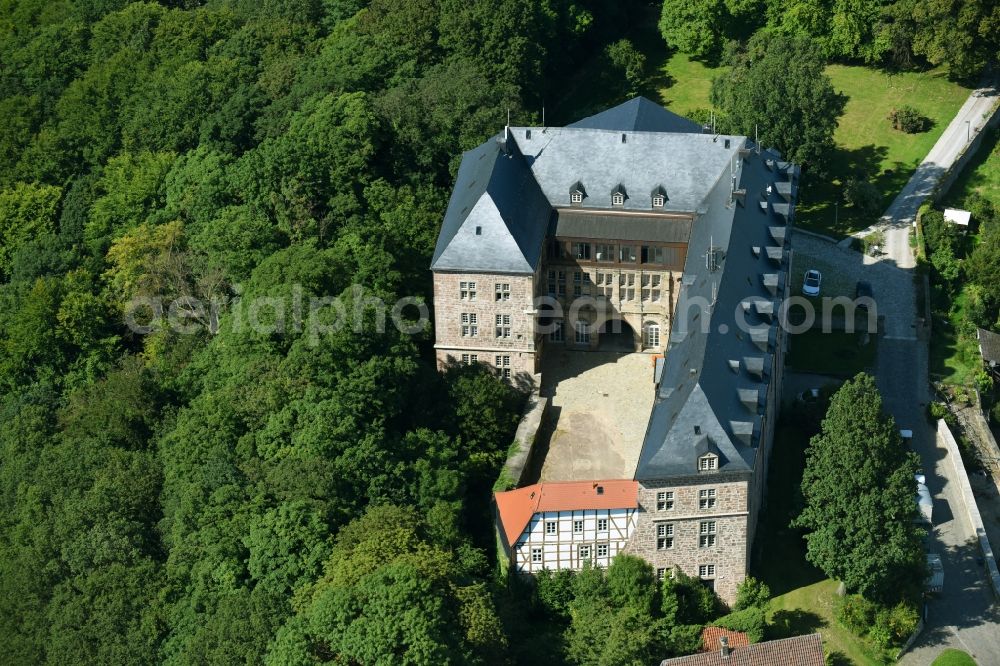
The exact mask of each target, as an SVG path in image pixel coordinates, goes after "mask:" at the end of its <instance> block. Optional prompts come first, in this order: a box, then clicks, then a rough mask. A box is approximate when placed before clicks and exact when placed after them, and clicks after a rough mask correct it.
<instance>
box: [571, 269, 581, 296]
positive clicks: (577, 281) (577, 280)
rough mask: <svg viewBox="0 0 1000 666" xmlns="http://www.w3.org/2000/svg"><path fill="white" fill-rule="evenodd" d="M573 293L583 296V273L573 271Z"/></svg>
mask: <svg viewBox="0 0 1000 666" xmlns="http://www.w3.org/2000/svg"><path fill="white" fill-rule="evenodd" d="M573 295H574V296H583V273H582V272H581V271H573Z"/></svg>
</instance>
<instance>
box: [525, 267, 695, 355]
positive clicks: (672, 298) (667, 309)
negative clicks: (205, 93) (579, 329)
mask: <svg viewBox="0 0 1000 666" xmlns="http://www.w3.org/2000/svg"><path fill="white" fill-rule="evenodd" d="M577 276H579V278H580V280H579V282H577V281H576V278H577ZM680 278H681V273H680V272H679V271H670V270H666V269H662V270H661V269H649V268H638V267H635V268H631V267H621V266H615V265H613V264H612V265H600V264H596V265H595V264H586V265H580V264H577V263H571V262H548V263H546V265H545V266H544V268H543V270H542V271H541V278H540V280H539V281H540V283H541V287H542V289H541V291H540V293H542V294H544V295H547V296H554V297H556V298H557V299H558V301H559V303H560V306H561V308H562V311H563V313H564V316H566V317H568V315H569V314H570V312H571V311H572V308H573V303H574V301H576V300H577V299H580V298H582V299H585V300H584V301H581V302H591V303H594V307H593V308H591V307H588V308H584V309H582V310H581V311H580V314H581V315H582V318H583V319H585V320H586V321H587V322H588V323H589V324H590V331H591V334H590V342H589V343H583V344H581V343H577V342H576V341H575V331H574V330H573V328H572V326H571V324H566V329H565V332H564V338H565V344H566V345H567V346H568V347H571V348H576V349H597V348H598V347H599V346H600V338H601V334H600V332H599V331H600V329H601V327H602V326H603V325H604V324H605V323H607V322H610V321H613V320H615V319H620V320H622V321H624V322H625V323H626V324H628V325H629V327H631V328H632V330H633V331H634V333H635V336H636V339H635V351H643V350H645V351H654V352H659V351H663V350H664V349H666V347H667V341H668V338H669V336H670V324H671V316H672V313H673V311H674V307H675V305H676V303H677V296H678V293H679V292H680V288H679V282H680ZM577 292H579V293H577ZM591 299H593V300H591ZM594 310H596V316H594ZM646 324H655V325H657V326H659V329H660V331H659V344H656V345H650V344H648V340H646V339H645V336H644V327H645V325H646Z"/></svg>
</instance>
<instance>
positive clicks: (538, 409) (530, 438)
mask: <svg viewBox="0 0 1000 666" xmlns="http://www.w3.org/2000/svg"><path fill="white" fill-rule="evenodd" d="M540 385H541V381H540V380H538V381H536V382H535V388H534V390H532V392H531V394H530V395H529V396H528V401H527V403H525V406H524V412H523V413H522V415H521V421H520V423H518V424H517V432H516V433H515V434H514V446H513V447H511V453H510V455H509V456H507V462H505V463H504V467H503V470H502V471H501V472H500V480H499V481H498V482H497V487H496V488H494V490H510V489H511V488H519V487H520V486H521V485H523V483H524V476H525V473H526V472H527V471H528V470H529V469H530V467H531V458H532V455H533V454H534V451H535V440H536V439H537V437H538V428H539V427H540V426H541V425H542V417H544V416H545V410H546V409H547V408H548V406H549V399H548V398H543V397H542V396H540V395H539V393H538V387H539V386H540Z"/></svg>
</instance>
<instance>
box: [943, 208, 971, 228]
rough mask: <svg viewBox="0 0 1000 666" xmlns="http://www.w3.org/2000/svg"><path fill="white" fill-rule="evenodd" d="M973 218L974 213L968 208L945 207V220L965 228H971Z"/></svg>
mask: <svg viewBox="0 0 1000 666" xmlns="http://www.w3.org/2000/svg"><path fill="white" fill-rule="evenodd" d="M971 220H972V213H970V212H969V211H967V210H961V209H959V208H945V209H944V221H945V222H951V223H952V224H957V225H958V226H960V227H962V228H963V229H968V228H969V222H970V221H971Z"/></svg>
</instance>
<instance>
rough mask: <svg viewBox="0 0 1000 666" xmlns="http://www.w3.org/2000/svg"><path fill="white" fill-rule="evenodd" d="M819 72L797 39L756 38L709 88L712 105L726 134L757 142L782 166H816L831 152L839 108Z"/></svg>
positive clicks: (819, 62)
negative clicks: (723, 122) (782, 161)
mask: <svg viewBox="0 0 1000 666" xmlns="http://www.w3.org/2000/svg"><path fill="white" fill-rule="evenodd" d="M825 66H826V63H825V61H824V60H823V58H822V56H821V55H820V54H818V53H817V52H816V50H815V49H814V48H813V46H812V45H811V44H810V43H809V42H807V41H805V40H803V39H796V38H790V37H781V36H774V37H772V36H768V35H765V34H758V35H757V36H755V37H754V38H753V39H751V40H750V42H749V44H748V46H747V48H746V50H745V51H742V52H740V53H738V54H736V55H734V57H733V63H732V67H731V69H730V70H729V71H728V72H726V73H725V74H723V75H722V76H720V77H719V78H717V79H715V80H714V81H713V82H712V97H711V98H712V103H713V104H715V105H716V106H718V107H719V108H720V109H721V110H722V111H723V112H724V113H725V114H726V118H727V122H728V124H729V125H730V128H729V129H730V130H731V131H733V132H736V133H741V134H744V135H745V136H758V137H759V139H760V142H761V143H762V144H763V145H765V146H769V147H774V148H777V149H778V150H780V151H781V152H782V155H783V156H784V157H785V158H786V159H788V160H791V161H794V162H798V163H800V164H801V163H807V164H808V163H811V164H813V165H814V166H818V165H820V164H821V163H822V158H823V156H824V154H825V153H827V151H829V150H830V149H832V147H833V132H834V130H835V129H836V128H837V117H838V116H839V115H840V112H841V111H842V110H843V105H844V100H843V98H842V97H841V96H840V95H838V94H837V93H836V92H835V91H834V89H833V85H832V84H831V83H830V79H829V78H828V77H827V76H826V75H825V74H824V73H823V69H824V67H825Z"/></svg>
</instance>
